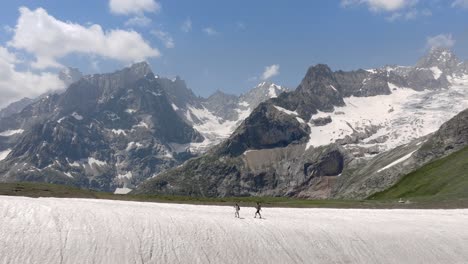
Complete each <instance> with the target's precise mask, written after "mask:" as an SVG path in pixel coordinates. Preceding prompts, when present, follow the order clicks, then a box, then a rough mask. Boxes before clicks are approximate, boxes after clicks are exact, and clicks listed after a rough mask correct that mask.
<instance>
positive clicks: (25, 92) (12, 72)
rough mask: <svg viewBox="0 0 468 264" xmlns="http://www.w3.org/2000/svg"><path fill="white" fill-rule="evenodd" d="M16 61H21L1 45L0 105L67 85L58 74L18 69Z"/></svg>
mask: <svg viewBox="0 0 468 264" xmlns="http://www.w3.org/2000/svg"><path fill="white" fill-rule="evenodd" d="M16 63H19V60H18V59H17V58H16V55H15V54H13V53H11V52H9V51H8V49H6V48H5V47H2V46H0V91H1V93H2V96H1V97H0V107H4V106H6V105H7V104H9V103H11V102H13V101H17V100H19V99H21V98H23V97H36V96H39V95H41V94H43V93H46V92H49V91H54V90H58V89H62V88H64V87H65V84H64V83H63V82H62V81H61V80H60V79H59V78H58V77H57V74H53V73H49V72H42V73H35V72H31V71H17V70H16V69H15V64H16Z"/></svg>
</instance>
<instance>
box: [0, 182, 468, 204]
mask: <svg viewBox="0 0 468 264" xmlns="http://www.w3.org/2000/svg"><path fill="white" fill-rule="evenodd" d="M0 195H9V196H26V197H33V198H38V197H57V198H89V199H106V200H119V201H135V202H160V203H183V204H197V205H221V206H232V205H233V204H234V203H236V202H238V203H240V205H241V206H242V207H248V206H254V204H255V203H256V202H261V203H262V205H263V206H264V207H294V208H369V209H387V208H468V199H466V200H456V201H453V200H446V201H438V202H436V203H435V202H433V201H427V200H424V199H419V200H418V199H415V200H414V201H412V202H411V203H409V204H401V203H398V202H397V201H395V200H391V199H390V200H307V199H296V198H288V197H224V198H208V197H191V196H170V195H130V194H129V195H116V194H112V193H106V192H95V191H90V190H84V189H79V188H75V187H71V186H66V185H56V184H47V183H31V182H19V183H0Z"/></svg>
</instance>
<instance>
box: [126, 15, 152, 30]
mask: <svg viewBox="0 0 468 264" xmlns="http://www.w3.org/2000/svg"><path fill="white" fill-rule="evenodd" d="M150 23H151V19H150V18H148V17H146V16H144V15H138V16H134V17H132V18H130V19H129V20H127V21H126V22H125V26H127V27H128V26H137V27H146V26H148V25H149V24H150Z"/></svg>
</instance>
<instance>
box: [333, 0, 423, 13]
mask: <svg viewBox="0 0 468 264" xmlns="http://www.w3.org/2000/svg"><path fill="white" fill-rule="evenodd" d="M417 2H418V0H341V5H342V6H343V7H348V6H353V5H367V7H368V8H369V10H371V11H373V12H380V11H386V12H394V11H398V10H401V9H404V8H407V7H410V6H414V5H415V4H417Z"/></svg>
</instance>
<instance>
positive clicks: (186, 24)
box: [180, 18, 192, 33]
mask: <svg viewBox="0 0 468 264" xmlns="http://www.w3.org/2000/svg"><path fill="white" fill-rule="evenodd" d="M180 29H181V30H182V31H183V32H185V33H188V32H190V31H192V20H191V19H190V18H187V19H186V20H185V21H184V22H183V23H182V26H180Z"/></svg>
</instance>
